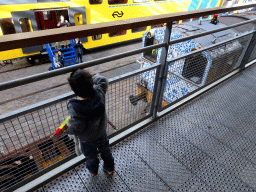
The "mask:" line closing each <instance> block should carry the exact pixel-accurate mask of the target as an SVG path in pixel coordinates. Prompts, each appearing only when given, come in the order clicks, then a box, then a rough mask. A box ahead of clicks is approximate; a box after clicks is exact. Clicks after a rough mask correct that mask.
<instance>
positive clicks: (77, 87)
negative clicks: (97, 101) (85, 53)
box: [68, 69, 95, 98]
mask: <svg viewBox="0 0 256 192" xmlns="http://www.w3.org/2000/svg"><path fill="white" fill-rule="evenodd" d="M68 83H69V85H70V87H71V89H72V90H73V91H74V93H75V94H76V95H77V96H79V97H82V98H86V97H87V98H90V97H93V96H94V94H95V90H94V88H93V80H92V75H91V74H90V73H89V72H88V71H85V70H83V69H77V70H75V71H73V72H72V73H71V74H70V77H69V78H68Z"/></svg>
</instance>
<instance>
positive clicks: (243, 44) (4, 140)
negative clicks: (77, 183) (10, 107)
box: [0, 5, 256, 190]
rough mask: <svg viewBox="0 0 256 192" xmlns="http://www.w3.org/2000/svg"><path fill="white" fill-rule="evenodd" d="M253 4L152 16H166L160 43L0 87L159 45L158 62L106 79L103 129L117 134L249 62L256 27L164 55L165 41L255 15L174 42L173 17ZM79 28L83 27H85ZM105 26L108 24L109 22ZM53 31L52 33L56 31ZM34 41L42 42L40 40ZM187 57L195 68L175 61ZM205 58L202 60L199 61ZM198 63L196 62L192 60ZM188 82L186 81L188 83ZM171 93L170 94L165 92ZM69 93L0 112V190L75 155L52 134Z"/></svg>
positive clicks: (63, 114) (8, 84) (169, 43)
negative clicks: (171, 55) (178, 89)
mask: <svg viewBox="0 0 256 192" xmlns="http://www.w3.org/2000/svg"><path fill="white" fill-rule="evenodd" d="M252 6H255V5H250V6H243V7H238V8H229V9H227V8H225V9H224V8H216V9H211V10H204V11H202V10H200V11H193V14H192V13H189V14H188V15H189V16H186V15H185V14H184V13H180V15H181V16H179V14H176V16H172V17H170V16H161V19H158V20H155V19H156V18H155V17H152V21H154V22H155V24H156V23H160V22H163V21H165V22H167V21H168V22H167V30H166V34H165V39H164V43H161V44H157V45H152V46H148V47H145V48H141V49H137V50H133V51H129V52H126V53H122V54H118V55H112V56H109V57H105V58H101V59H97V60H93V61H90V62H85V63H82V64H79V65H75V66H72V67H67V68H63V69H59V70H56V71H51V72H45V73H41V74H38V75H34V76H30V77H26V78H23V79H18V80H14V81H11V82H6V83H1V84H0V90H1V91H2V90H5V89H9V88H13V87H16V86H19V85H24V84H28V83H31V82H35V81H39V80H42V79H46V78H50V77H54V76H57V75H61V74H65V73H68V72H71V71H73V70H74V69H77V68H81V67H82V68H88V67H91V66H95V65H97V64H102V63H105V62H108V61H112V60H116V59H119V58H123V57H127V56H130V55H134V54H137V53H143V52H145V51H147V50H152V49H156V48H159V49H162V51H161V58H160V64H156V65H152V66H151V67H147V68H142V69H139V70H136V71H133V72H130V73H127V74H124V75H122V76H118V77H115V78H112V79H110V80H109V82H110V84H109V89H108V92H107V95H106V109H107V115H108V120H109V121H108V126H107V133H108V135H109V136H110V137H111V138H113V137H116V136H118V135H119V133H122V132H124V131H125V130H128V129H129V128H130V127H132V126H134V125H136V124H138V123H141V122H143V120H146V119H150V120H149V121H154V120H156V119H157V118H158V117H159V115H158V113H159V112H161V111H163V110H164V109H166V108H168V107H170V106H172V105H173V104H176V103H177V102H179V101H182V100H183V99H184V98H186V97H188V96H189V95H191V94H193V93H195V92H197V91H198V90H201V89H202V88H205V87H206V86H208V85H211V84H212V83H213V82H215V81H216V80H219V79H220V78H222V77H224V76H225V75H227V74H230V73H231V72H233V71H236V72H238V71H239V70H238V69H243V68H244V65H245V64H246V63H248V61H249V57H250V56H251V53H252V52H253V51H254V50H255V46H254V43H253V42H254V39H255V31H252V32H250V33H247V34H244V35H240V36H238V37H236V38H233V39H230V40H227V41H225V42H220V43H216V44H215V45H212V46H210V47H206V48H202V49H199V50H196V51H193V52H191V53H189V54H186V55H181V56H179V57H175V58H174V59H171V60H167V59H166V58H167V53H168V48H169V46H173V45H175V44H178V43H182V42H185V41H187V40H191V39H195V38H198V37H202V36H205V35H208V34H212V33H214V32H219V31H224V30H227V29H230V28H234V27H237V26H238V25H244V24H248V23H251V22H254V21H256V19H254V20H249V21H246V22H243V23H240V24H236V25H232V26H229V27H225V28H221V29H218V30H213V31H209V32H205V33H201V34H197V35H193V36H189V37H185V38H181V39H178V40H173V41H170V40H169V38H170V35H171V29H172V23H171V21H173V20H176V19H177V18H178V19H180V18H185V17H195V16H199V15H200V16H202V15H206V14H209V13H212V12H213V10H217V12H226V11H228V10H229V11H231V10H235V9H243V8H247V7H252ZM182 14H183V15H182ZM149 21H151V20H150V19H148V20H147V19H145V21H140V22H137V24H136V27H138V26H137V25H140V27H141V26H143V25H144V24H147V23H148V22H149ZM104 25H107V24H104ZM120 26H122V25H120ZM124 26H126V27H127V26H129V27H131V26H133V24H131V25H125V24H124ZM80 28H81V29H82V30H85V29H83V27H80ZM80 28H79V27H78V28H77V31H79V29H80ZM106 28H107V27H106ZM104 30H111V29H110V27H109V28H108V29H104ZM88 31H89V32H88V34H89V33H91V32H92V31H95V30H94V29H89V30H88ZM69 32H70V31H67V32H65V33H66V34H68V33H69ZM54 33H55V32H54ZM56 33H57V30H56ZM70 33H71V32H70ZM95 34H97V33H95ZM36 35H37V34H35V36H34V37H33V38H38V39H41V40H42V41H44V38H41V37H39V36H36ZM51 35H52V36H54V34H51ZM55 35H56V34H55ZM10 39H11V38H9V41H11V40H10ZM25 39H26V40H28V37H25ZM61 40H63V39H61ZM17 41H18V40H17ZM28 41H29V40H28ZM14 42H15V40H14ZM38 43H42V42H41V41H39V42H38ZM31 45H32V44H31ZM12 46H13V44H12ZM216 53H221V54H216ZM216 55H218V57H215V56H216ZM209 56H210V57H211V58H214V59H212V66H214V67H215V68H214V70H213V69H212V68H210V67H209V68H208V73H209V75H207V77H206V76H204V74H197V73H198V71H199V72H200V71H202V70H201V69H200V67H201V66H205V68H207V65H208V63H207V62H208V61H205V59H202V57H204V58H207V57H209ZM230 58H232V62H230ZM186 60H190V61H192V60H193V62H192V65H193V66H195V67H194V68H193V69H192V70H190V71H188V70H187V71H185V72H184V69H183V70H181V68H180V66H179V65H180V64H183V65H184V66H185V65H186ZM204 61H205V62H206V63H203V62H204ZM196 63H198V64H200V65H196ZM191 74H197V75H198V76H195V77H194V76H191ZM200 78H201V79H200ZM188 79H189V80H188ZM142 80H143V81H144V82H148V85H149V84H150V83H151V90H150V89H144V88H143V86H142V84H141V82H142ZM167 82H168V83H169V84H168V83H167ZM170 82H172V83H170ZM188 82H190V84H189V85H188ZM202 82H204V83H202ZM174 85H175V86H184V88H185V89H184V92H183V93H175V92H174V89H175V88H174ZM171 92H172V95H173V98H172V97H169V96H168V94H170V93H171ZM138 93H139V94H138ZM175 94H176V96H175ZM179 94H180V95H179ZM73 97H75V95H74V94H73V93H68V94H65V95H60V96H58V97H56V98H53V99H50V100H46V101H43V102H41V103H37V104H35V105H32V106H29V107H25V108H22V109H19V110H17V111H13V112H11V113H7V114H4V115H1V116H0V131H1V135H0V144H1V145H0V149H1V154H0V163H1V167H2V172H1V177H2V179H3V180H2V182H1V186H0V188H1V190H10V189H12V190H13V189H15V188H18V187H19V186H22V185H24V184H25V183H27V182H29V181H31V180H33V179H34V178H36V177H38V176H40V175H42V174H43V173H45V172H47V171H49V170H51V169H53V168H54V167H56V166H58V165H60V164H62V163H64V162H66V161H68V160H70V159H72V158H74V157H75V152H74V143H73V141H71V140H69V139H68V137H67V135H62V136H61V137H51V135H52V134H53V133H54V132H55V130H56V128H57V127H59V125H60V124H61V123H62V122H63V121H64V119H65V118H66V117H67V116H68V111H67V102H68V100H69V99H70V98H73Z"/></svg>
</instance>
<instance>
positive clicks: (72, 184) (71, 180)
mask: <svg viewBox="0 0 256 192" xmlns="http://www.w3.org/2000/svg"><path fill="white" fill-rule="evenodd" d="M43 190H44V191H45V192H55V191H63V192H64V191H66V192H69V191H72V192H82V191H87V189H86V187H85V185H84V181H82V179H81V178H80V177H79V175H78V174H77V173H76V171H75V170H74V169H73V170H71V171H69V172H67V173H65V174H64V175H62V176H60V177H59V178H57V179H55V180H54V181H52V182H50V183H48V184H46V185H44V186H43Z"/></svg>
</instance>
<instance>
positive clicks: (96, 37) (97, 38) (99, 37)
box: [92, 34, 102, 41]
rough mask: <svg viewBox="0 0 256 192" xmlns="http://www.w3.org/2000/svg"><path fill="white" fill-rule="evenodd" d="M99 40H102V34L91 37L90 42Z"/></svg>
mask: <svg viewBox="0 0 256 192" xmlns="http://www.w3.org/2000/svg"><path fill="white" fill-rule="evenodd" d="M99 39H102V34H99V35H94V36H92V40H94V41H95V40H99Z"/></svg>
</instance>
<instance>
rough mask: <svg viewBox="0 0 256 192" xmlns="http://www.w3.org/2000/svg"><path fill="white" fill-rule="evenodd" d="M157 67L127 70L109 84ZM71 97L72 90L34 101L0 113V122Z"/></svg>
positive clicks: (72, 95)
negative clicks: (37, 101) (31, 103)
mask: <svg viewBox="0 0 256 192" xmlns="http://www.w3.org/2000/svg"><path fill="white" fill-rule="evenodd" d="M157 67H159V65H152V66H150V67H145V68H142V69H137V70H135V71H132V72H129V73H126V74H123V75H119V76H117V77H113V78H111V79H109V84H113V83H116V82H117V81H120V80H123V79H126V78H129V77H132V76H135V75H138V74H141V73H143V72H146V71H149V70H152V69H155V68H157ZM72 97H75V94H74V92H73V91H71V92H68V93H65V94H63V95H60V96H57V97H54V98H51V99H48V100H45V101H42V102H39V103H36V104H33V105H30V106H27V107H23V108H21V109H18V110H15V111H11V112H9V113H5V114H3V115H0V122H4V121H7V120H10V119H12V118H15V117H18V116H21V115H24V114H27V113H29V112H33V111H35V110H38V109H41V108H42V107H47V106H51V105H53V104H55V103H59V102H61V101H65V100H67V99H70V98H72Z"/></svg>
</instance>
